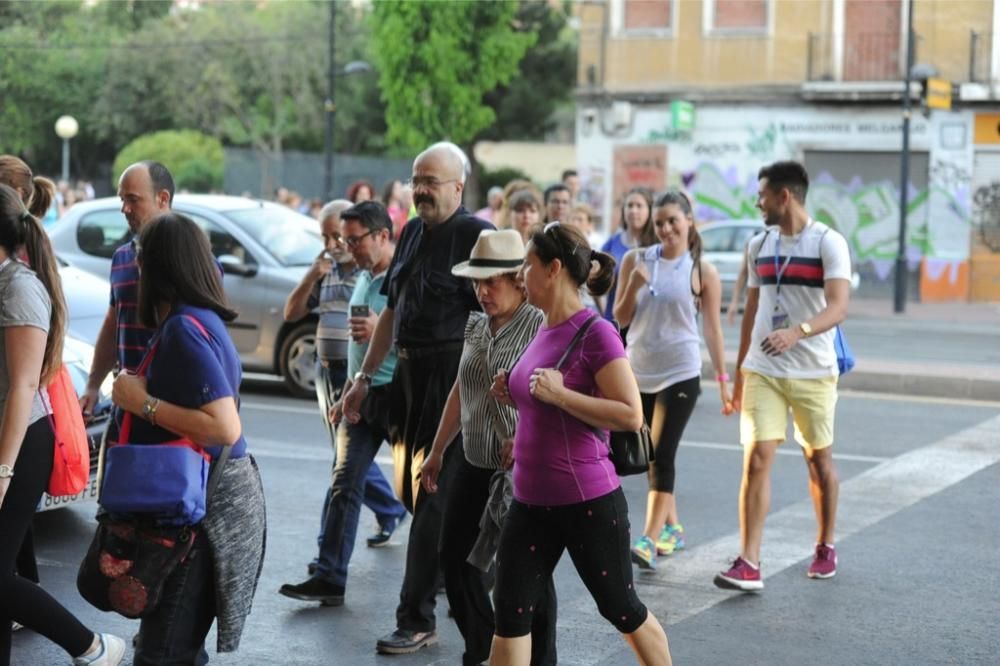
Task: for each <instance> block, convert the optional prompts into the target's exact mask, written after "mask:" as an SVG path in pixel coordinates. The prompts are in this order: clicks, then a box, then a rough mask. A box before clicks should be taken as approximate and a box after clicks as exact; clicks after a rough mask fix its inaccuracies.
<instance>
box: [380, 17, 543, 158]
mask: <svg viewBox="0 0 1000 666" xmlns="http://www.w3.org/2000/svg"><path fill="white" fill-rule="evenodd" d="M516 10H517V4H516V3H515V2H513V1H511V0H497V1H496V2H436V1H435V0H409V1H407V2H400V1H399V0H375V3H374V7H373V11H372V14H371V23H372V34H373V38H374V39H373V44H374V47H373V54H372V55H373V58H374V59H375V61H376V63H377V65H378V70H379V81H380V85H381V88H382V99H383V101H385V105H386V110H385V119H386V126H387V133H386V140H387V141H388V143H389V145H390V146H392V147H395V148H399V149H402V150H406V151H416V150H420V149H422V148H424V147H426V146H427V145H428V144H430V143H433V142H434V141H439V140H442V139H450V140H451V141H453V142H455V143H457V144H459V145H465V146H468V145H469V143H470V142H471V141H472V140H473V139H474V138H475V137H476V136H477V135H478V134H479V132H481V131H482V130H483V129H485V128H486V127H489V126H490V125H491V124H492V123H493V122H494V121H495V120H496V112H495V111H494V109H493V108H492V107H490V106H489V105H488V104H485V103H484V101H483V95H485V94H486V93H488V92H490V91H491V90H493V89H494V88H496V87H497V86H498V85H503V84H507V83H509V82H510V81H511V79H512V78H513V77H514V75H515V74H517V67H518V63H519V62H520V60H521V58H522V57H523V56H524V54H525V52H526V51H527V50H528V48H529V47H530V46H531V45H532V44H533V43H534V42H535V34H534V33H530V32H520V31H518V30H516V29H515V27H514V26H513V24H512V22H513V19H514V14H515V11H516Z"/></svg>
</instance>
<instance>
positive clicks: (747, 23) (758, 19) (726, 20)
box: [704, 0, 770, 33]
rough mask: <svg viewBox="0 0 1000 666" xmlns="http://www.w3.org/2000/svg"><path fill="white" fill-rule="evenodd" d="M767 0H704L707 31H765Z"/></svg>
mask: <svg viewBox="0 0 1000 666" xmlns="http://www.w3.org/2000/svg"><path fill="white" fill-rule="evenodd" d="M769 5H770V2H769V0H705V5H704V7H705V12H706V17H705V18H706V26H705V27H706V29H707V31H708V32H723V33H725V32H736V33H747V32H756V33H762V32H767V29H768V10H769V9H770V7H769Z"/></svg>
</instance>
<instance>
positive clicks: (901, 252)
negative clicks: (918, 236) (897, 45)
mask: <svg viewBox="0 0 1000 666" xmlns="http://www.w3.org/2000/svg"><path fill="white" fill-rule="evenodd" d="M913 5H914V2H913V0H909V2H907V8H906V74H905V76H904V85H903V154H902V165H901V167H900V174H899V248H898V249H897V251H896V271H895V290H894V303H893V305H894V308H893V309H894V311H895V312H896V314H901V313H903V312H904V311H905V310H906V280H907V277H908V276H907V265H906V206H907V198H908V197H907V195H908V194H909V192H908V189H909V182H910V115H911V113H912V106H913V104H912V102H911V100H910V83H911V81H912V71H913Z"/></svg>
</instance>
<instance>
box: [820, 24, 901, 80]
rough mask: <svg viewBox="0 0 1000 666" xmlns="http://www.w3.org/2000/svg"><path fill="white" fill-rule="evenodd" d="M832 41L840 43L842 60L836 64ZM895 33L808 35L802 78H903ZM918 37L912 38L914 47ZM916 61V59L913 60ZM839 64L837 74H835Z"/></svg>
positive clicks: (899, 36)
mask: <svg viewBox="0 0 1000 666" xmlns="http://www.w3.org/2000/svg"><path fill="white" fill-rule="evenodd" d="M835 40H842V43H843V59H842V61H841V62H840V63H837V62H836V58H835V49H834V46H835V44H836V41H835ZM901 42H902V35H900V34H899V32H872V33H859V34H856V35H851V36H850V37H849V38H845V36H844V35H833V34H825V33H814V32H811V33H809V42H808V46H807V48H808V54H807V59H806V62H807V65H806V67H807V69H806V79H807V80H809V81H898V80H900V79H902V78H903V59H904V58H905V54H904V52H903V48H902V43H901ZM919 44H920V37H919V36H915V45H914V51H916V50H917V49H916V47H917V46H919ZM914 62H916V57H914ZM838 64H839V71H838Z"/></svg>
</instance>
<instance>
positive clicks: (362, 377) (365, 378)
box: [354, 371, 372, 386]
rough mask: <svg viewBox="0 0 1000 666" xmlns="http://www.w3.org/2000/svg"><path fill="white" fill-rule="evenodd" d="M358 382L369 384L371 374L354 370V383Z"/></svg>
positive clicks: (370, 383)
mask: <svg viewBox="0 0 1000 666" xmlns="http://www.w3.org/2000/svg"><path fill="white" fill-rule="evenodd" d="M358 382H364V383H365V384H368V386H371V385H372V376H371V375H369V374H368V373H367V372H361V371H358V372H355V373H354V383H355V384H357V383H358Z"/></svg>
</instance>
